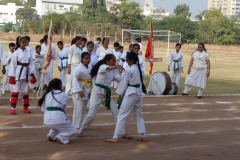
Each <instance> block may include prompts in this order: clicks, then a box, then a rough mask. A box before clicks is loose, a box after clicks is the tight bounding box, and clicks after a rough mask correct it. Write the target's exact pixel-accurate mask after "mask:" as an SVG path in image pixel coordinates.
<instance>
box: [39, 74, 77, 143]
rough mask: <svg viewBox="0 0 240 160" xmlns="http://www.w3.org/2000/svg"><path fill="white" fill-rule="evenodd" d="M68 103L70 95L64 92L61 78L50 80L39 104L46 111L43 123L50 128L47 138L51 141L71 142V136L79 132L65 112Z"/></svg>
mask: <svg viewBox="0 0 240 160" xmlns="http://www.w3.org/2000/svg"><path fill="white" fill-rule="evenodd" d="M67 104H68V95H67V94H66V93H64V92H62V82H61V80H60V79H57V78H55V79H53V80H52V81H50V83H49V85H48V87H47V91H46V93H45V94H44V95H43V97H42V98H41V99H40V100H39V101H38V106H40V107H41V110H42V111H43V112H44V121H43V123H44V124H45V125H46V126H47V127H48V128H49V129H50V131H49V133H48V135H47V138H48V140H49V141H58V142H60V143H62V144H67V143H69V139H70V137H72V136H73V135H74V134H76V133H77V129H76V128H75V127H74V126H73V124H72V123H71V122H70V120H69V119H68V117H67V115H66V114H65V111H66V108H67Z"/></svg>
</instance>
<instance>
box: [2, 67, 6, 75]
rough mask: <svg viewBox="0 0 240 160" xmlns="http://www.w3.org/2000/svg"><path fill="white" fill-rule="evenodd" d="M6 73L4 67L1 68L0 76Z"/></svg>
mask: <svg viewBox="0 0 240 160" xmlns="http://www.w3.org/2000/svg"><path fill="white" fill-rule="evenodd" d="M5 73H6V69H5V67H3V68H2V74H3V75H4V74H5Z"/></svg>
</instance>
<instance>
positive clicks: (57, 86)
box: [38, 78, 62, 107]
mask: <svg viewBox="0 0 240 160" xmlns="http://www.w3.org/2000/svg"><path fill="white" fill-rule="evenodd" d="M53 90H60V91H62V81H61V80H60V79H58V78H54V79H53V80H51V81H50V82H49V84H48V87H47V91H46V92H45V94H44V95H43V96H42V98H41V99H39V101H38V106H40V107H41V106H42V104H43V102H44V100H45V97H46V95H47V94H48V93H50V92H51V93H52V97H53V99H55V97H54V94H53V93H54V92H53ZM55 100H56V99H55ZM56 101H57V102H58V103H60V102H59V101H58V100H56ZM60 104H61V103H60Z"/></svg>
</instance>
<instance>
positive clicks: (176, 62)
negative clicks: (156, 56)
mask: <svg viewBox="0 0 240 160" xmlns="http://www.w3.org/2000/svg"><path fill="white" fill-rule="evenodd" d="M173 62H174V66H173V70H174V72H176V71H178V70H179V63H178V62H179V60H173Z"/></svg>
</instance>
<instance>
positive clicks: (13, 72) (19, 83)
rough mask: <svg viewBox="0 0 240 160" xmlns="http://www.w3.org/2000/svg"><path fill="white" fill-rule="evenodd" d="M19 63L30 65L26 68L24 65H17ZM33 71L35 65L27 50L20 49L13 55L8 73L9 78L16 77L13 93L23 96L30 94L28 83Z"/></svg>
mask: <svg viewBox="0 0 240 160" xmlns="http://www.w3.org/2000/svg"><path fill="white" fill-rule="evenodd" d="M17 62H20V63H29V65H28V66H27V67H24V66H22V65H17ZM21 68H22V73H21ZM27 70H28V75H27ZM33 71H34V65H33V58H32V54H31V53H30V52H29V51H28V50H27V49H24V51H23V50H22V49H21V48H18V49H17V50H16V51H15V52H14V53H13V55H12V60H11V63H10V66H9V72H8V76H9V77H15V80H16V84H14V85H13V89H12V92H18V93H21V94H22V95H24V94H28V81H29V80H30V74H32V73H33ZM26 78H27V79H26ZM26 81H27V82H26Z"/></svg>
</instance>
